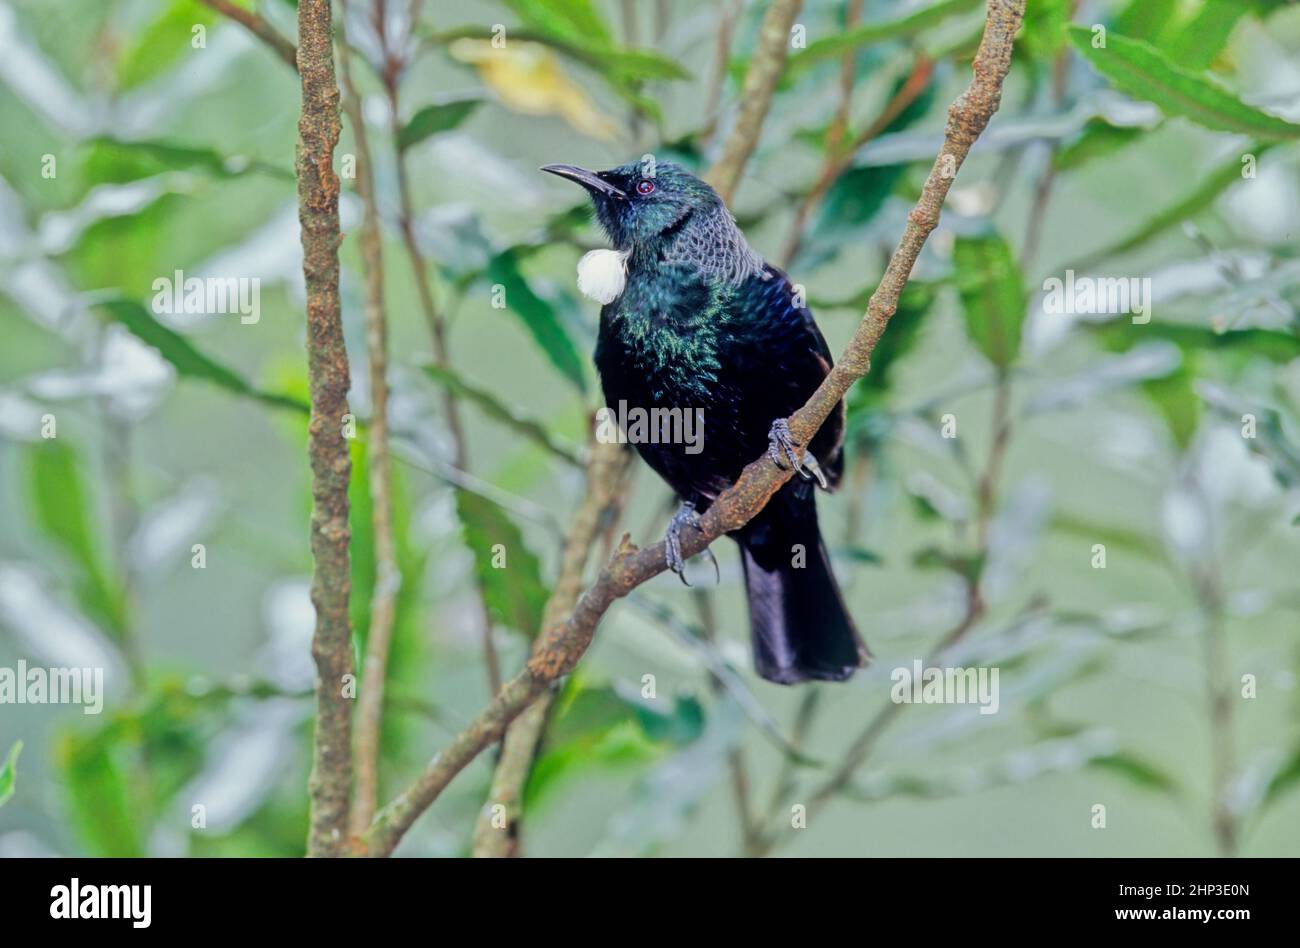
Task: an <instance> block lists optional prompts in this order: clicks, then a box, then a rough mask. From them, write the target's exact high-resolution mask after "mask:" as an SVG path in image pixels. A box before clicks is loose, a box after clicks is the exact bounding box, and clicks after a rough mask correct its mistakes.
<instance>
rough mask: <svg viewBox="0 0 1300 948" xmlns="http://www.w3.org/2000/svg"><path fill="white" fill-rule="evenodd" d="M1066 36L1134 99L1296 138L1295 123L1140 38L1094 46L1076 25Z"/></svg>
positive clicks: (1113, 38) (1203, 120)
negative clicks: (1244, 99)
mask: <svg viewBox="0 0 1300 948" xmlns="http://www.w3.org/2000/svg"><path fill="white" fill-rule="evenodd" d="M1070 39H1071V40H1072V41H1073V43H1074V45H1075V48H1076V49H1078V50H1079V52H1080V53H1082V54H1083V57H1084V58H1085V59H1087V60H1088V62H1090V63H1091V64H1092V66H1093V68H1095V69H1096V70H1097V71H1098V72H1100V73H1101V74H1102V75H1103V76H1105V77H1106V78H1107V79H1109V80H1110V82H1111V84H1112V85H1113V86H1115V87H1116V88H1117V89H1119V90H1120V91H1121V92H1124V93H1126V94H1128V95H1130V96H1133V97H1134V98H1136V99H1142V100H1145V101H1147V102H1153V103H1155V104H1156V105H1157V106H1159V107H1160V110H1161V111H1162V112H1164V113H1165V114H1166V115H1169V116H1181V117H1183V118H1188V119H1191V120H1192V121H1194V122H1197V123H1198V124H1200V125H1203V126H1205V127H1206V128H1209V129H1213V130H1214V131H1219V132H1236V133H1237V134H1240V135H1250V136H1251V137H1253V138H1258V139H1261V140H1263V141H1286V140H1289V139H1293V138H1297V137H1300V125H1294V124H1292V123H1291V122H1288V121H1286V120H1285V119H1281V118H1278V117H1277V116H1276V115H1272V114H1270V113H1268V112H1265V111H1263V110H1261V109H1257V108H1255V107H1254V106H1250V105H1247V104H1246V103H1244V102H1242V101H1241V99H1239V98H1237V96H1235V95H1233V94H1232V93H1231V92H1229V91H1228V90H1227V89H1225V88H1223V87H1222V86H1220V85H1218V84H1217V83H1216V82H1214V81H1213V80H1212V79H1210V78H1208V77H1206V76H1204V75H1199V74H1197V73H1193V72H1188V71H1186V70H1184V69H1182V68H1181V67H1179V66H1176V65H1175V64H1174V63H1172V62H1170V61H1169V60H1168V59H1166V58H1165V57H1164V56H1163V55H1162V54H1161V53H1160V52H1159V51H1158V50H1156V49H1155V48H1153V47H1152V46H1150V45H1148V44H1147V43H1144V42H1142V41H1141V40H1134V39H1129V38H1127V37H1124V36H1118V35H1115V34H1113V33H1112V34H1109V35H1107V37H1106V45H1105V46H1104V47H1102V48H1100V49H1098V48H1094V47H1093V45H1092V31H1091V30H1090V29H1087V28H1086V27H1082V26H1074V27H1071V28H1070Z"/></svg>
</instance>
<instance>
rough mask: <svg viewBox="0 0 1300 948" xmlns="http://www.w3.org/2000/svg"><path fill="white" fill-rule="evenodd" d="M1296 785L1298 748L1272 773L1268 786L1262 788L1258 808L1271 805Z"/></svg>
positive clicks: (1299, 759) (1299, 783) (1299, 772)
mask: <svg viewBox="0 0 1300 948" xmlns="http://www.w3.org/2000/svg"><path fill="white" fill-rule="evenodd" d="M1298 786H1300V750H1297V751H1296V752H1295V753H1293V754H1292V755H1291V757H1290V759H1289V760H1287V761H1286V762H1285V763H1283V764H1282V766H1281V767H1279V768H1278V770H1277V772H1276V773H1274V774H1273V779H1271V780H1270V781H1269V782H1268V787H1267V788H1266V789H1265V790H1264V799H1263V800H1262V801H1260V809H1261V810H1262V809H1264V808H1266V807H1270V806H1272V805H1273V804H1274V803H1276V802H1277V801H1278V800H1280V799H1282V797H1284V796H1285V795H1286V794H1288V793H1290V792H1291V791H1292V790H1294V789H1295V788H1296V787H1298Z"/></svg>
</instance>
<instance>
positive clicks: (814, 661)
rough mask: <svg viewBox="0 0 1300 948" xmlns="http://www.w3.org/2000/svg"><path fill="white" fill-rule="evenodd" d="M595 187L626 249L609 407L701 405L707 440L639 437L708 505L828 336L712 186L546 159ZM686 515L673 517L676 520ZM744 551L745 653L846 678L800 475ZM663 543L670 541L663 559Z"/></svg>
mask: <svg viewBox="0 0 1300 948" xmlns="http://www.w3.org/2000/svg"><path fill="white" fill-rule="evenodd" d="M546 170H550V171H553V172H554V173H556V174H560V175H561V176H563V177H567V178H570V179H572V180H574V181H577V182H578V183H580V184H582V185H583V186H584V187H586V188H587V189H588V191H590V192H591V194H592V198H593V201H594V203H595V205H596V216H597V219H598V220H599V221H600V223H601V226H602V227H604V229H605V231H606V233H608V234H609V237H610V241H611V242H612V243H613V244H614V247H615V249H616V250H618V251H620V252H621V253H625V254H626V255H627V273H626V281H625V283H624V285H623V289H622V292H621V294H619V295H618V296H617V297H616V298H614V299H613V300H612V301H611V302H609V303H607V304H605V306H604V307H603V308H602V309H601V313H600V334H599V338H598V340H597V344H596V367H597V369H598V370H599V372H600V378H601V384H602V386H603V388H604V392H605V400H606V402H607V404H608V405H609V406H610V407H611V408H615V409H616V410H617V409H618V407H619V406H621V405H625V406H628V407H630V408H634V409H635V408H641V409H645V410H646V411H647V412H655V411H662V410H664V409H668V410H670V411H671V410H678V411H680V412H684V413H690V414H691V415H692V416H693V417H702V418H703V421H704V438H703V442H702V444H698V445H690V446H689V447H691V448H692V450H686V448H687V447H688V446H687V445H683V444H672V443H665V442H664V441H663V440H660V439H655V440H654V441H653V442H651V443H640V444H637V445H636V447H637V451H638V452H639V453H640V454H641V456H642V457H643V458H644V459H645V460H646V462H647V463H648V464H649V465H650V466H651V467H653V468H654V469H655V470H656V471H657V472H658V473H659V474H660V475H661V476H662V477H663V478H664V479H665V480H666V481H667V482H668V483H669V484H670V485H672V487H673V489H674V490H676V491H677V492H678V494H680V495H681V496H682V498H683V499H684V500H685V501H686V502H687V503H688V504H691V505H693V506H694V507H695V508H696V509H699V510H702V509H704V508H706V507H707V506H708V505H709V504H711V503H712V502H713V501H714V500H715V499H716V498H717V496H718V494H719V493H720V492H721V491H722V490H724V489H725V488H727V487H728V486H729V485H730V484H732V483H733V482H734V481H735V480H736V479H737V478H738V477H739V475H740V473H741V471H742V470H743V468H744V467H745V465H746V464H747V463H749V462H750V461H753V460H754V459H755V458H757V457H759V456H760V455H762V454H763V453H764V450H765V448H767V446H768V442H769V437H770V436H771V435H772V432H773V430H774V425H773V423H774V422H776V421H778V420H779V419H784V418H786V417H787V416H789V415H790V414H791V413H793V412H794V411H795V410H796V409H798V408H799V407H800V406H802V405H803V404H804V402H806V401H807V400H808V397H809V396H810V395H811V394H812V392H813V391H814V390H815V389H816V388H817V386H818V384H820V382H821V380H822V379H823V378H824V377H825V375H826V373H827V372H828V371H830V367H831V359H830V353H829V351H828V349H827V347H826V342H825V340H824V339H823V338H822V335H821V333H820V332H819V331H818V329H817V325H816V323H814V322H813V318H812V314H811V313H810V312H808V310H807V308H806V307H804V306H803V305H802V303H801V301H800V300H799V297H798V295H797V294H796V293H795V292H794V288H793V287H792V286H791V284H790V281H789V280H788V279H787V278H786V276H785V274H783V273H781V272H780V271H778V270H776V269H775V268H773V267H770V266H767V265H766V264H764V263H763V261H762V259H761V258H760V257H759V256H758V254H757V253H755V252H754V251H753V249H751V248H750V246H749V244H748V243H747V242H746V241H745V238H744V236H743V235H742V234H741V233H740V230H739V229H738V228H737V227H736V224H735V220H734V219H733V218H732V216H731V213H730V212H729V211H728V210H727V208H726V206H725V205H724V204H723V203H722V200H721V199H720V198H719V197H718V195H717V194H716V193H715V192H714V191H713V189H712V188H710V187H709V186H708V185H707V184H706V183H704V182H703V181H701V180H700V179H698V178H696V177H695V176H694V175H692V174H690V173H689V172H687V171H685V170H683V169H682V168H679V167H678V166H676V165H672V164H665V163H660V164H658V165H657V166H656V167H654V168H653V169H652V170H653V174H648V169H647V168H646V167H645V166H643V165H641V164H640V163H633V164H628V165H623V166H622V167H619V168H614V169H612V170H610V171H602V172H590V171H586V170H585V169H580V168H573V167H572V166H568V165H557V166H551V167H550V168H548V169H546ZM843 421H844V419H843V411H842V407H841V408H840V409H838V410H836V411H835V412H834V413H832V415H831V417H830V418H829V419H828V420H827V422H826V424H825V425H823V427H822V429H821V431H820V432H818V434H817V436H816V437H815V438H814V439H813V441H812V444H811V445H809V446H808V447H809V451H810V453H812V454H814V455H816V457H817V459H818V460H820V462H821V466H822V469H823V470H824V471H825V473H826V474H827V475H828V481H829V482H830V483H831V484H833V483H834V482H836V481H837V480H838V478H839V474H840V467H841V463H842V459H841V455H840V439H841V437H842V434H843ZM687 522H689V517H686V518H675V519H674V526H673V528H671V529H670V541H671V539H672V537H673V536H674V534H673V531H674V530H677V529H680V527H681V525H682V524H683V523H687ZM733 536H734V538H735V539H736V540H737V542H739V543H740V545H741V548H742V551H743V554H744V555H743V563H744V569H745V582H746V587H747V589H748V591H749V600H750V617H751V626H752V635H753V641H754V653H755V663H756V666H757V668H758V671H759V673H760V674H761V675H763V677H765V678H768V679H770V680H772V681H777V682H781V683H784V684H789V683H792V682H796V681H804V680H807V679H810V678H816V679H826V680H837V681H838V680H843V679H844V678H847V677H848V676H849V675H850V674H852V672H853V670H854V669H855V668H857V667H858V666H859V665H860V664H861V663H862V661H863V660H864V658H865V648H864V647H863V646H862V645H861V640H860V639H859V638H858V636H857V632H856V630H855V629H854V628H853V623H852V620H851V619H850V618H849V617H848V614H847V612H846V611H845V609H844V604H843V602H842V600H841V598H840V594H839V590H838V587H837V586H836V585H835V580H834V577H833V576H832V574H831V572H830V565H829V558H828V557H827V555H826V550H825V547H824V545H823V544H822V541H821V536H820V533H819V532H818V528H817V511H816V505H815V501H814V497H813V487H812V483H811V482H810V481H804V480H800V479H798V478H796V479H794V480H792V481H790V482H789V483H788V484H786V485H785V487H783V488H782V489H781V490H780V491H778V492H777V495H776V496H775V497H774V498H773V499H772V500H771V501H770V502H769V504H768V505H767V507H766V508H764V510H763V511H762V512H761V513H760V514H759V515H758V516H757V517H755V518H754V519H753V520H752V521H750V523H748V524H747V525H746V526H744V527H743V528H741V529H740V530H739V531H737V532H736V533H735V534H734V535H733ZM672 548H673V543H672V542H670V543H669V550H670V555H669V565H670V566H672V567H674V568H678V566H679V565H680V564H678V563H675V562H674V561H673V559H672V555H671V551H672Z"/></svg>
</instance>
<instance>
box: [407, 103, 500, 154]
mask: <svg viewBox="0 0 1300 948" xmlns="http://www.w3.org/2000/svg"><path fill="white" fill-rule="evenodd" d="M482 103H483V100H482V99H481V98H477V97H475V98H469V99H455V100H453V101H451V102H443V103H439V104H436V105H426V106H425V107H424V108H422V109H420V111H418V112H416V113H415V114H414V115H412V116H411V120H410V121H409V122H407V123H406V124H405V125H404V126H402V130H401V131H400V132H399V133H398V135H397V146H398V147H399V148H401V149H403V150H405V149H407V148H410V147H411V146H413V145H418V144H419V143H420V142H422V141H424V140H425V139H426V138H429V137H430V136H432V135H437V134H439V133H440V132H449V131H451V130H452V129H453V128H455V127H456V126H458V125H459V124H460V123H461V122H463V121H465V119H467V118H469V117H470V115H471V114H472V113H473V112H474V110H475V109H476V108H478V107H479V106H480V105H481V104H482Z"/></svg>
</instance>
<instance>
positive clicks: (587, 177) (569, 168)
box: [541, 165, 627, 200]
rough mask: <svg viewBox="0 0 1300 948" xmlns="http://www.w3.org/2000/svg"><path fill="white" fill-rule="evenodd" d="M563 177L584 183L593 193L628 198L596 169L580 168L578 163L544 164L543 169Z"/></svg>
mask: <svg viewBox="0 0 1300 948" xmlns="http://www.w3.org/2000/svg"><path fill="white" fill-rule="evenodd" d="M541 170H543V171H545V172H548V173H550V174H553V175H557V176H559V177H561V178H568V179H569V180H570V181H573V182H576V183H577V184H580V185H582V186H583V187H584V188H586V189H587V190H588V191H590V192H591V193H592V194H603V195H605V196H606V197H612V198H618V199H620V200H627V194H626V193H625V192H623V191H622V190H620V189H619V188H616V187H614V185H612V184H610V183H609V182H608V181H606V180H605V179H604V178H602V177H601V176H600V175H599V174H597V173H596V172H595V171H588V170H587V169H586V168H579V167H577V166H576V165H543V166H542V169H541Z"/></svg>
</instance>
